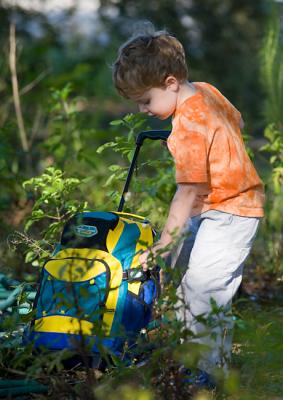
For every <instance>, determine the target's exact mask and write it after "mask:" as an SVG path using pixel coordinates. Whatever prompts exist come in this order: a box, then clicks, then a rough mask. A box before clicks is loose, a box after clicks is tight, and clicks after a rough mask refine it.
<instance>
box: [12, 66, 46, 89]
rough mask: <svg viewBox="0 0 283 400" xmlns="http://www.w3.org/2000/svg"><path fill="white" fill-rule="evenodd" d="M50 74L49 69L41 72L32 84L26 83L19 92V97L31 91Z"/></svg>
mask: <svg viewBox="0 0 283 400" xmlns="http://www.w3.org/2000/svg"><path fill="white" fill-rule="evenodd" d="M49 73H50V69H47V70H45V71H42V72H41V73H40V74H39V75H38V76H37V77H36V78H35V79H34V80H33V81H32V82H30V83H28V84H27V85H26V86H25V87H23V88H22V89H21V90H20V93H19V94H20V95H23V94H26V93H28V92H29V91H30V90H32V89H33V88H34V87H35V86H36V85H37V84H38V83H39V82H40V81H42V79H43V78H45V77H46V76H47V75H48V74H49Z"/></svg>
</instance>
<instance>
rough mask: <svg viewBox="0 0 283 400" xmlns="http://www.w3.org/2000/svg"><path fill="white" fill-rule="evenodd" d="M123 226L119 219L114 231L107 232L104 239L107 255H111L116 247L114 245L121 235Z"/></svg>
mask: <svg viewBox="0 0 283 400" xmlns="http://www.w3.org/2000/svg"><path fill="white" fill-rule="evenodd" d="M124 227H125V224H124V223H123V222H122V221H121V219H119V222H118V224H117V226H116V227H115V229H113V231H112V230H109V232H108V235H107V238H106V247H107V250H108V251H109V253H112V252H113V250H114V249H115V247H116V244H117V243H118V242H119V240H120V237H121V235H122V232H123V229H124Z"/></svg>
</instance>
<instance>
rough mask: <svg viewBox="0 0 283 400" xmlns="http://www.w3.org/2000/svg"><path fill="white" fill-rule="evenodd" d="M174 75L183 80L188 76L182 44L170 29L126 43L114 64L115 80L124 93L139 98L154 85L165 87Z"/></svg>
mask: <svg viewBox="0 0 283 400" xmlns="http://www.w3.org/2000/svg"><path fill="white" fill-rule="evenodd" d="M169 75H173V76H174V77H175V78H176V79H178V80H179V82H184V81H186V80H187V78H188V68H187V64H186V59H185V51H184V48H183V46H182V44H181V43H180V42H179V41H178V40H177V39H176V38H175V37H174V36H171V35H169V33H167V32H166V31H159V32H155V33H153V34H142V35H138V36H135V37H133V38H131V39H129V40H128V41H127V42H126V43H124V44H123V45H122V46H121V47H120V49H119V53H118V58H117V60H116V61H115V63H114V65H113V81H114V85H115V87H116V89H117V91H118V92H119V94H120V95H122V96H123V97H126V98H131V97H139V96H141V95H142V94H143V93H144V92H145V91H147V90H149V89H151V88H152V87H164V84H165V80H166V78H167V77H168V76H169Z"/></svg>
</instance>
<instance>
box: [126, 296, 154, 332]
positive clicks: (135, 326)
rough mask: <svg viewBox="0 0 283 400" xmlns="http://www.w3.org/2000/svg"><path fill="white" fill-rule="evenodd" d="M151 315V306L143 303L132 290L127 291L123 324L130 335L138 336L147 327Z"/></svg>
mask: <svg viewBox="0 0 283 400" xmlns="http://www.w3.org/2000/svg"><path fill="white" fill-rule="evenodd" d="M150 317H151V309H150V307H148V306H146V305H145V304H143V303H142V302H141V301H140V300H139V299H138V298H137V297H135V296H133V295H132V294H131V293H130V292H128V293H127V296H126V302H125V308H124V313H123V317H122V324H123V326H124V328H125V331H126V335H127V336H128V337H136V336H137V335H138V334H139V332H140V330H141V329H142V328H145V327H146V325H147V324H148V323H149V321H150Z"/></svg>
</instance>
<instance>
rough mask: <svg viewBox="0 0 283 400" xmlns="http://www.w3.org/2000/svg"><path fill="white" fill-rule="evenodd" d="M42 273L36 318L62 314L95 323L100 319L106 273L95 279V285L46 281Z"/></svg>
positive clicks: (45, 273) (87, 282)
mask: <svg viewBox="0 0 283 400" xmlns="http://www.w3.org/2000/svg"><path fill="white" fill-rule="evenodd" d="M48 276H49V274H48V273H47V272H46V271H44V273H43V279H42V286H41V289H40V296H39V298H38V303H37V307H36V318H41V317H42V316H43V311H45V314H44V315H48V316H50V315H58V314H60V313H61V314H64V315H66V316H70V317H77V318H81V319H86V320H87V321H90V322H93V323H95V322H97V321H99V320H100V318H101V310H100V309H101V305H102V303H103V301H104V298H105V290H106V284H107V282H106V273H105V272H104V273H102V274H100V275H99V276H97V277H95V284H93V285H91V284H90V283H89V281H85V282H73V283H70V282H65V281H60V280H57V279H52V280H48Z"/></svg>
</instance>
